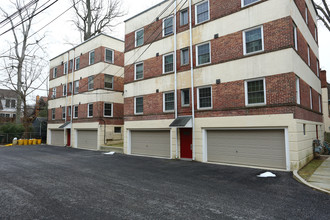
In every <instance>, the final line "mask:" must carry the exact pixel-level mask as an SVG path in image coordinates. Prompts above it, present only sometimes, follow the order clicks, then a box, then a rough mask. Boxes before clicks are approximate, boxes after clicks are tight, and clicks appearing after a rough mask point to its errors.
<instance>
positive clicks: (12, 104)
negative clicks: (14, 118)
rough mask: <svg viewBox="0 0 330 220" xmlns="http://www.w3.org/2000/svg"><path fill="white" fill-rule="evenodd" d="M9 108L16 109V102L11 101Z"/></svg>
mask: <svg viewBox="0 0 330 220" xmlns="http://www.w3.org/2000/svg"><path fill="white" fill-rule="evenodd" d="M11 107H12V108H16V100H11Z"/></svg>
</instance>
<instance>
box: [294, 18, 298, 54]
mask: <svg viewBox="0 0 330 220" xmlns="http://www.w3.org/2000/svg"><path fill="white" fill-rule="evenodd" d="M293 25H294V36H293V37H294V43H295V48H294V49H295V50H296V51H298V31H297V25H296V24H293Z"/></svg>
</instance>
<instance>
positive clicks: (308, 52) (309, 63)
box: [307, 45, 311, 66]
mask: <svg viewBox="0 0 330 220" xmlns="http://www.w3.org/2000/svg"><path fill="white" fill-rule="evenodd" d="M310 50H311V49H310V47H309V45H307V59H308V66H311V54H310Z"/></svg>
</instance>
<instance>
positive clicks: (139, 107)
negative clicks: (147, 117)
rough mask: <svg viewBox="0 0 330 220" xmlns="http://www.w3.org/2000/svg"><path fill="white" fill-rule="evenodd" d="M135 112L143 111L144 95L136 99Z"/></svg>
mask: <svg viewBox="0 0 330 220" xmlns="http://www.w3.org/2000/svg"><path fill="white" fill-rule="evenodd" d="M135 112H136V113H143V97H140V98H136V99H135Z"/></svg>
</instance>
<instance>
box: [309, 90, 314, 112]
mask: <svg viewBox="0 0 330 220" xmlns="http://www.w3.org/2000/svg"><path fill="white" fill-rule="evenodd" d="M309 101H310V107H311V109H312V110H313V94H312V88H309Z"/></svg>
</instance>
